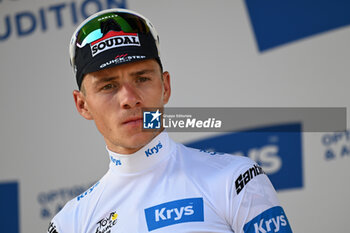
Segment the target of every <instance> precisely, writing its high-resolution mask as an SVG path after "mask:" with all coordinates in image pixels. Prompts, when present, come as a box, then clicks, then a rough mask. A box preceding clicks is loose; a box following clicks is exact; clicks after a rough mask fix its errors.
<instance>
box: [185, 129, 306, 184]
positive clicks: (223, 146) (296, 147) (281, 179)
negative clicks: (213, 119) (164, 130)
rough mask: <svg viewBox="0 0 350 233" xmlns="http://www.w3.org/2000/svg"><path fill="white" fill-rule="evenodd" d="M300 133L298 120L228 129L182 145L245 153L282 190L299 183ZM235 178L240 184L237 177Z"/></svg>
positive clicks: (301, 177) (300, 182) (300, 180)
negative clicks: (227, 131) (228, 130)
mask: <svg viewBox="0 0 350 233" xmlns="http://www.w3.org/2000/svg"><path fill="white" fill-rule="evenodd" d="M301 135H302V134H301V124H300V123H289V124H278V125H273V126H271V125H270V126H261V127H259V128H254V129H248V130H244V131H240V132H237V133H228V134H224V135H219V136H215V137H210V138H207V139H202V140H199V141H194V142H190V143H187V144H186V145H187V146H189V147H194V148H198V149H204V150H207V151H219V152H225V153H229V154H235V155H243V156H247V157H249V158H251V159H252V160H254V161H255V162H256V163H257V164H258V165H259V166H261V167H262V169H263V171H264V172H265V173H266V174H267V175H268V176H269V178H270V180H271V182H272V183H273V185H274V187H275V189H276V190H283V189H290V188H301V187H303V171H302V168H303V166H302V136H301ZM256 174H260V173H259V172H257V173H256ZM237 182H238V186H239V187H241V186H242V184H241V183H240V181H237Z"/></svg>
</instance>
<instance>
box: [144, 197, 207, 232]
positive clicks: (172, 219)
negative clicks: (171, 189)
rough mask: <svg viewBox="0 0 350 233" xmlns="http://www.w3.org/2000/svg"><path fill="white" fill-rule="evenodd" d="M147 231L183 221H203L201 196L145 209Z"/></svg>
mask: <svg viewBox="0 0 350 233" xmlns="http://www.w3.org/2000/svg"><path fill="white" fill-rule="evenodd" d="M145 216H146V221H147V227H148V231H152V230H155V229H158V228H162V227H166V226H169V225H174V224H178V223H184V222H203V221H204V213H203V198H189V199H182V200H177V201H172V202H167V203H163V204H160V205H157V206H153V207H150V208H148V209H145Z"/></svg>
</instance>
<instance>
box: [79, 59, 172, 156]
mask: <svg viewBox="0 0 350 233" xmlns="http://www.w3.org/2000/svg"><path fill="white" fill-rule="evenodd" d="M82 85H83V86H82V87H83V89H84V91H83V92H84V93H85V94H83V93H82V92H79V91H74V92H73V95H74V99H75V102H76V106H77V109H78V111H79V112H80V114H81V115H82V116H84V117H85V118H86V119H89V120H94V121H95V124H96V126H97V128H98V130H99V131H100V132H101V134H102V135H103V137H104V139H105V142H106V144H107V146H108V148H109V149H110V150H112V151H114V152H117V153H123V154H129V153H133V152H135V151H137V150H138V149H140V148H141V147H143V146H144V145H146V144H147V143H148V142H149V141H150V140H152V138H154V137H155V136H156V135H157V134H159V131H158V132H144V131H142V130H141V128H142V123H143V120H142V110H141V108H143V107H163V106H164V105H165V104H166V103H167V102H168V100H169V97H170V92H171V91H170V76H169V73H168V72H164V73H163V74H162V73H161V70H160V66H159V64H158V63H157V62H156V61H155V60H153V59H152V60H144V61H139V62H134V63H129V64H124V65H120V66H115V67H112V68H108V69H104V70H101V71H97V72H93V73H89V74H87V75H86V76H85V77H84V80H83V84H82Z"/></svg>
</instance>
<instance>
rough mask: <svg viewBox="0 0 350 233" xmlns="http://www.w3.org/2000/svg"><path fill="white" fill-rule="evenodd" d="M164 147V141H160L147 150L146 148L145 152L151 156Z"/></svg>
mask: <svg viewBox="0 0 350 233" xmlns="http://www.w3.org/2000/svg"><path fill="white" fill-rule="evenodd" d="M162 147H163V145H162V143H161V142H159V143H158V144H157V145H155V146H154V147H152V148H148V149H147V150H145V154H146V156H147V157H149V156H150V155H153V154H157V153H158V152H159V150H160V149H161V148H162Z"/></svg>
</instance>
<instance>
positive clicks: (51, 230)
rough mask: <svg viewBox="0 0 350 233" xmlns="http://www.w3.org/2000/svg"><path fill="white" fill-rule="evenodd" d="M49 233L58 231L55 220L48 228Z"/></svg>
mask: <svg viewBox="0 0 350 233" xmlns="http://www.w3.org/2000/svg"><path fill="white" fill-rule="evenodd" d="M47 233H58V231H57V230H56V226H55V224H53V222H50V225H49V229H47Z"/></svg>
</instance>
